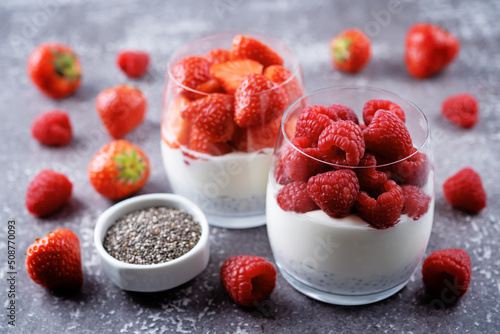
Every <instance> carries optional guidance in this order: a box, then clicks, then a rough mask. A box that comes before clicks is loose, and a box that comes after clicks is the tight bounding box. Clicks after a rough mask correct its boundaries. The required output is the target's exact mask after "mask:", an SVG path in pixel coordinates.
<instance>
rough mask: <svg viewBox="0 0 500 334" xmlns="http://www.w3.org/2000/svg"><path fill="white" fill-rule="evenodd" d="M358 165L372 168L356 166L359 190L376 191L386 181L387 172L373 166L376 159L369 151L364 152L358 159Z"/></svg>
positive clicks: (375, 163) (375, 164)
mask: <svg viewBox="0 0 500 334" xmlns="http://www.w3.org/2000/svg"><path fill="white" fill-rule="evenodd" d="M358 166H360V167H371V166H373V168H357V169H356V171H355V172H356V176H357V177H358V181H359V186H360V188H361V190H364V191H365V192H367V193H371V192H377V191H379V190H380V189H381V187H382V186H383V185H384V184H385V182H386V181H387V174H386V173H384V172H382V171H379V170H377V169H376V168H375V166H377V159H376V158H375V156H374V155H373V154H371V153H368V152H365V155H364V156H363V157H362V158H361V160H360V161H359V165H358Z"/></svg>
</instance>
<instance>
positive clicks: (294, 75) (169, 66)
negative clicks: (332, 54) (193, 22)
mask: <svg viewBox="0 0 500 334" xmlns="http://www.w3.org/2000/svg"><path fill="white" fill-rule="evenodd" d="M219 35H232V36H233V38H234V36H236V35H245V36H249V37H251V38H254V37H253V36H255V37H257V36H262V37H265V38H269V39H272V40H273V42H276V43H279V44H281V46H282V47H284V48H285V49H286V50H287V52H290V54H291V55H292V56H293V58H294V60H293V63H294V64H293V65H294V68H293V69H292V70H290V69H288V68H286V67H285V68H286V69H287V70H289V71H290V72H291V73H292V75H291V76H290V77H289V78H288V79H286V80H285V81H283V82H282V83H280V84H276V86H275V87H273V88H270V89H267V90H264V91H262V92H258V93H254V94H250V95H251V96H257V95H261V94H264V93H267V92H270V91H272V90H276V89H279V88H281V87H283V86H285V85H287V84H288V83H289V82H291V81H292V80H293V79H295V78H297V77H299V76H300V71H301V70H300V63H299V59H298V58H297V56H296V55H295V52H293V50H292V49H291V48H290V47H289V46H288V45H287V44H286V43H284V42H282V41H281V40H279V39H277V38H275V37H273V36H269V35H265V34H261V33H258V32H253V31H220V32H215V33H211V34H207V35H203V36H200V37H198V38H196V39H193V40H191V41H189V42H187V43H185V44H182V45H181V46H179V47H177V48H176V49H175V50H174V52H173V53H172V54H171V55H170V57H169V60H168V64H167V75H168V77H169V79H170V80H172V81H173V82H174V83H175V84H176V85H177V86H179V87H181V88H182V89H185V90H187V91H190V92H193V93H196V94H200V95H205V96H209V95H211V94H214V93H206V92H202V91H199V90H196V89H194V88H190V87H187V86H185V85H183V84H181V83H180V82H179V81H177V79H176V78H174V76H173V75H172V65H174V66H175V64H173V59H174V57H175V56H176V55H177V53H178V52H179V51H180V50H181V49H182V48H183V47H185V46H186V45H189V44H196V43H197V42H200V41H202V40H206V39H209V38H213V37H216V36H219ZM257 38H258V37H257ZM264 44H266V45H267V46H268V47H270V48H271V49H272V50H273V51H274V49H273V48H272V47H271V46H269V45H268V44H267V43H264ZM229 51H231V50H229ZM192 56H195V57H203V55H192ZM192 56H186V57H192ZM280 56H281V55H280ZM302 88H303V87H302ZM228 95H233V94H228Z"/></svg>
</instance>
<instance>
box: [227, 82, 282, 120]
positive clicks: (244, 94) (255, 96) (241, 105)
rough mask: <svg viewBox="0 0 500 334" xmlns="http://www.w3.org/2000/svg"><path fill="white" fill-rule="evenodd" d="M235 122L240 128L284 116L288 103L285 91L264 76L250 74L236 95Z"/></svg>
mask: <svg viewBox="0 0 500 334" xmlns="http://www.w3.org/2000/svg"><path fill="white" fill-rule="evenodd" d="M234 99H235V100H234V101H235V107H234V121H235V122H236V124H237V125H238V126H240V127H247V126H256V125H261V124H265V123H268V122H269V121H271V120H273V119H275V118H276V117H278V116H280V115H282V114H283V112H284V110H285V108H286V106H287V101H286V98H285V95H284V94H283V91H282V90H281V89H280V88H278V87H277V85H276V84H275V83H274V82H272V81H271V80H269V79H268V78H267V77H265V76H263V75H262V74H250V75H248V76H247V77H246V78H245V80H243V81H242V82H241V84H240V85H239V86H238V89H236V92H235V94H234Z"/></svg>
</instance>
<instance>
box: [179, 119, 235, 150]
mask: <svg viewBox="0 0 500 334" xmlns="http://www.w3.org/2000/svg"><path fill="white" fill-rule="evenodd" d="M188 148H189V149H191V150H193V151H197V152H200V153H206V154H210V155H214V156H217V155H224V154H227V153H230V152H232V151H233V148H232V147H231V146H230V145H229V144H228V143H216V142H214V141H212V140H210V138H208V136H207V135H206V134H204V133H203V132H202V131H200V130H198V129H197V128H196V127H194V126H193V127H192V128H191V133H190V134H189V144H188Z"/></svg>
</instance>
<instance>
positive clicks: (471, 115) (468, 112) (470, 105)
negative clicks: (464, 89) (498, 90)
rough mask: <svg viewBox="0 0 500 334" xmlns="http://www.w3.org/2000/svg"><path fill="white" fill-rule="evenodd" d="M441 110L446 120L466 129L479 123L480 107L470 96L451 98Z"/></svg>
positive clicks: (459, 95)
mask: <svg viewBox="0 0 500 334" xmlns="http://www.w3.org/2000/svg"><path fill="white" fill-rule="evenodd" d="M441 109H442V114H443V116H444V117H445V118H447V119H448V120H449V121H450V122H452V123H453V124H455V125H458V126H460V127H462V128H465V129H468V128H471V127H473V126H474V125H476V123H477V121H478V114H479V106H478V103H477V100H476V98H475V97H474V96H472V95H470V94H465V93H464V94H458V95H454V96H450V97H449V98H447V99H446V100H444V102H443V105H442V108H441Z"/></svg>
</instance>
